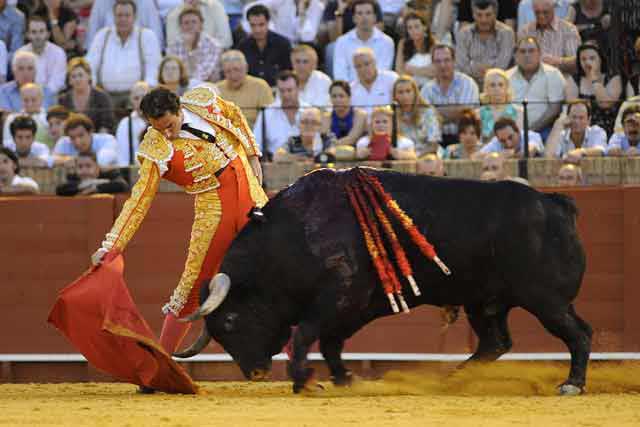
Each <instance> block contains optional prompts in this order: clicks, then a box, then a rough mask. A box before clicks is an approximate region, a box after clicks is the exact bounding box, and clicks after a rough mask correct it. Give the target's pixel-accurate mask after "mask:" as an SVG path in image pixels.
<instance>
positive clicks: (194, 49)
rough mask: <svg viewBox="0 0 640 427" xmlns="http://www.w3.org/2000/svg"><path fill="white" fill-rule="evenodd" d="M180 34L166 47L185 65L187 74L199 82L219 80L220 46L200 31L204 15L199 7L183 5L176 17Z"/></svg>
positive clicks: (170, 53)
mask: <svg viewBox="0 0 640 427" xmlns="http://www.w3.org/2000/svg"><path fill="white" fill-rule="evenodd" d="M178 22H179V23H180V35H179V36H178V37H177V38H176V40H175V41H174V42H172V43H171V44H170V45H169V47H168V48H167V54H168V55H173V56H176V57H178V58H180V60H182V62H184V64H185V65H186V67H187V70H188V71H189V73H188V74H189V76H190V77H191V78H192V79H194V80H196V81H199V82H206V81H210V82H216V81H218V80H220V55H221V54H222V49H223V48H222V46H221V45H220V44H219V43H218V42H217V41H216V39H214V38H213V37H211V36H210V35H209V34H207V33H205V32H203V31H202V25H203V23H204V17H203V15H202V12H201V11H200V9H197V8H195V7H185V8H184V9H183V10H182V12H180V15H179V17H178Z"/></svg>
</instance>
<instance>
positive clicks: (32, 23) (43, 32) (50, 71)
mask: <svg viewBox="0 0 640 427" xmlns="http://www.w3.org/2000/svg"><path fill="white" fill-rule="evenodd" d="M50 36H51V33H50V32H49V30H48V29H47V21H46V20H45V19H44V18H43V17H41V16H38V15H35V16H32V17H31V18H29V22H28V24H27V38H28V39H29V41H30V42H31V43H28V44H26V45H24V46H23V47H21V48H20V49H18V50H26V51H29V52H33V53H34V54H35V55H36V58H37V61H36V83H39V84H41V85H42V86H44V87H46V88H47V89H49V91H51V93H52V94H54V95H57V94H58V92H60V90H61V89H62V88H63V87H64V80H65V76H66V72H67V54H66V53H65V51H64V49H62V48H61V47H60V46H57V45H55V44H53V43H51V42H50V41H49V37H50Z"/></svg>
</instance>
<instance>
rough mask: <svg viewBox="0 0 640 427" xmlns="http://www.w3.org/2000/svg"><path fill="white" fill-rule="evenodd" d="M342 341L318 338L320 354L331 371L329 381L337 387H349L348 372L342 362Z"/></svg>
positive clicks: (350, 379)
mask: <svg viewBox="0 0 640 427" xmlns="http://www.w3.org/2000/svg"><path fill="white" fill-rule="evenodd" d="M343 347H344V340H343V339H340V338H336V337H331V338H324V337H323V338H320V352H321V353H322V357H324V360H325V362H327V365H328V366H329V371H331V381H333V383H334V384H335V385H337V386H349V385H351V382H352V381H353V376H352V375H351V371H349V370H348V369H347V368H346V367H345V366H344V362H343V361H342V348H343Z"/></svg>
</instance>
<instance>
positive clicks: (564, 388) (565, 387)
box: [558, 384, 584, 396]
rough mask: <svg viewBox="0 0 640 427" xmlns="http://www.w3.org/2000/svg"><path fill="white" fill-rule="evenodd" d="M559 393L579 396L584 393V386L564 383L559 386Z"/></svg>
mask: <svg viewBox="0 0 640 427" xmlns="http://www.w3.org/2000/svg"><path fill="white" fill-rule="evenodd" d="M558 393H559V394H560V396H578V395H580V394H582V393H584V390H583V388H582V387H578V386H577V385H573V384H562V385H560V386H559V387H558Z"/></svg>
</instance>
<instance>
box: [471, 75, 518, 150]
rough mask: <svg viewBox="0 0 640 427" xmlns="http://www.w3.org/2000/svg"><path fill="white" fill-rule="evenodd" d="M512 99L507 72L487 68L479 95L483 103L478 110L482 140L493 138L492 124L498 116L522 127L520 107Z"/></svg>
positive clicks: (486, 140)
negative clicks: (511, 120)
mask: <svg viewBox="0 0 640 427" xmlns="http://www.w3.org/2000/svg"><path fill="white" fill-rule="evenodd" d="M512 99H513V90H512V89H511V83H510V82H509V77H508V76H507V73H506V72H505V71H504V70H501V69H499V68H490V69H489V70H487V73H486V74H485V77H484V85H483V88H482V95H481V96H480V102H481V103H482V104H484V105H483V106H482V107H480V109H479V110H478V114H479V115H480V121H481V122H482V140H483V142H488V141H489V140H491V138H493V136H494V135H493V125H494V124H495V122H496V121H497V120H498V119H499V118H500V117H508V118H510V119H513V120H514V121H515V122H516V123H517V124H518V127H520V128H521V129H522V107H520V106H519V105H516V104H512V103H511V101H512Z"/></svg>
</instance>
